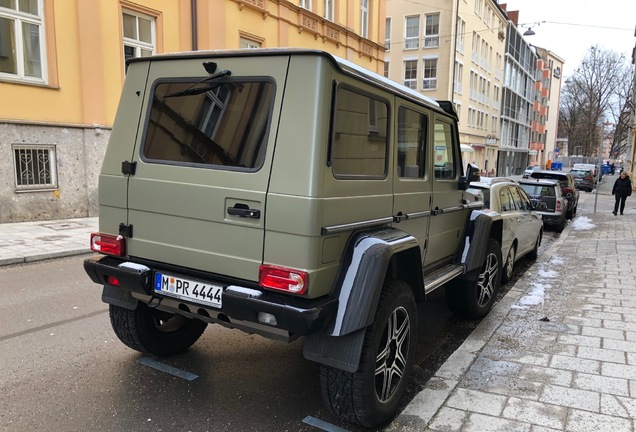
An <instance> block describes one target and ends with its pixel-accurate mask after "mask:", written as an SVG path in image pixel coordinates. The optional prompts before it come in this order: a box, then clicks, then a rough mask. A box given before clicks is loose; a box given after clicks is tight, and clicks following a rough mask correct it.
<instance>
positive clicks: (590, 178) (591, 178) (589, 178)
mask: <svg viewBox="0 0 636 432" xmlns="http://www.w3.org/2000/svg"><path fill="white" fill-rule="evenodd" d="M584 179H585V180H590V181H591V180H594V177H592V176H589V177H584Z"/></svg>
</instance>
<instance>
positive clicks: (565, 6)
mask: <svg viewBox="0 0 636 432" xmlns="http://www.w3.org/2000/svg"><path fill="white" fill-rule="evenodd" d="M499 3H500V4H503V3H506V4H507V5H508V6H507V10H508V11H514V10H518V11H519V27H520V29H521V33H522V34H523V32H525V31H526V29H527V27H532V30H533V31H534V32H535V33H536V34H535V35H534V36H524V38H525V39H526V41H527V42H528V43H530V44H532V45H536V46H539V47H541V48H545V49H547V50H550V51H552V52H553V53H555V54H556V55H558V56H559V57H561V58H562V59H564V60H565V65H564V67H563V74H564V75H565V76H570V75H572V72H573V71H574V70H575V69H576V68H577V67H578V66H579V65H580V63H581V60H582V59H583V58H584V57H585V54H586V53H587V52H588V50H589V48H590V47H591V46H593V45H598V46H599V47H601V48H603V49H611V50H613V51H616V52H617V53H621V54H625V57H626V58H627V59H628V60H629V62H630V63H631V57H632V50H633V48H634V45H636V37H634V30H635V28H636V0H601V1H596V0H595V1H590V0H508V1H506V0H500V1H499ZM544 21H545V22H544ZM537 23H539V24H537ZM603 27H608V28H603Z"/></svg>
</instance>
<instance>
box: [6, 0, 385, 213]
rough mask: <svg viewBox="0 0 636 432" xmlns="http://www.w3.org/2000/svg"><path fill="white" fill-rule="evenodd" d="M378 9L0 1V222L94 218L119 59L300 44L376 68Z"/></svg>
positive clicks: (260, 2)
mask: <svg viewBox="0 0 636 432" xmlns="http://www.w3.org/2000/svg"><path fill="white" fill-rule="evenodd" d="M385 17H386V15H385V2H383V1H380V0H353V1H352V0H349V1H347V0H323V1H317V0H296V1H282V0H137V1H128V0H0V223H3V222H21V221H31V220H50V219H60V218H70V217H84V216H95V215H96V212H97V178H98V175H99V171H100V168H101V160H102V157H103V154H104V151H105V148H106V144H107V142H108V139H109V136H110V130H111V127H112V124H113V119H114V117H115V112H116V110H117V105H118V103H119V94H120V92H121V89H122V86H123V81H124V76H125V59H126V58H130V57H136V56H147V55H152V54H161V53H167V52H178V51H192V50H209V49H225V48H228V49H238V48H272V47H303V48H309V49H317V50H324V51H328V52H330V53H332V54H334V55H337V56H339V57H342V58H345V59H347V60H349V61H351V62H353V63H356V64H358V65H361V66H363V67H365V68H368V69H370V70H372V71H374V72H378V73H383V71H384V62H383V59H384V56H383V51H384V47H383V45H384V43H383V42H384V25H385ZM381 42H382V43H381Z"/></svg>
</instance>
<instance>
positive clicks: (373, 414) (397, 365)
mask: <svg viewBox="0 0 636 432" xmlns="http://www.w3.org/2000/svg"><path fill="white" fill-rule="evenodd" d="M396 324H397V325H396ZM416 345H417V308H416V305H415V299H414V297H413V292H412V291H411V289H410V288H409V286H408V285H407V284H405V283H403V282H400V281H386V282H385V284H384V287H383V289H382V294H381V295H380V300H379V302H378V307H377V309H376V312H375V319H374V321H373V324H371V325H370V326H369V327H367V329H366V333H365V336H364V343H363V346H362V354H361V357H360V365H359V367H358V370H357V372H353V373H351V372H346V371H343V370H340V369H336V368H334V367H330V366H324V365H323V366H321V367H320V385H321V389H322V397H323V400H324V402H325V405H326V407H327V409H328V410H329V411H331V413H332V414H333V415H334V416H336V417H338V418H340V419H342V420H345V421H348V422H351V423H356V424H359V425H362V426H365V427H369V428H377V427H379V426H381V425H384V424H386V423H387V422H388V421H389V420H391V418H393V416H394V415H395V414H396V412H397V409H398V407H399V403H400V400H401V399H402V396H403V395H404V391H405V390H406V387H407V384H408V381H409V377H410V375H411V371H412V369H413V361H414V357H415V348H416ZM382 366H384V367H383V368H382ZM376 371H378V372H377V373H376ZM400 373H401V376H399V374H400ZM387 378H388V383H387V382H386V379H387ZM395 379H397V381H396V382H394V381H393V380H395ZM386 384H388V386H385V385H386Z"/></svg>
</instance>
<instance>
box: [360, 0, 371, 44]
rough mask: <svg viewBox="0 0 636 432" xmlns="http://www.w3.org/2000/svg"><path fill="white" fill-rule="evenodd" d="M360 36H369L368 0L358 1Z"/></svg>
mask: <svg viewBox="0 0 636 432" xmlns="http://www.w3.org/2000/svg"><path fill="white" fill-rule="evenodd" d="M360 36H362V37H363V38H368V37H369V0H362V1H361V2H360Z"/></svg>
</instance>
